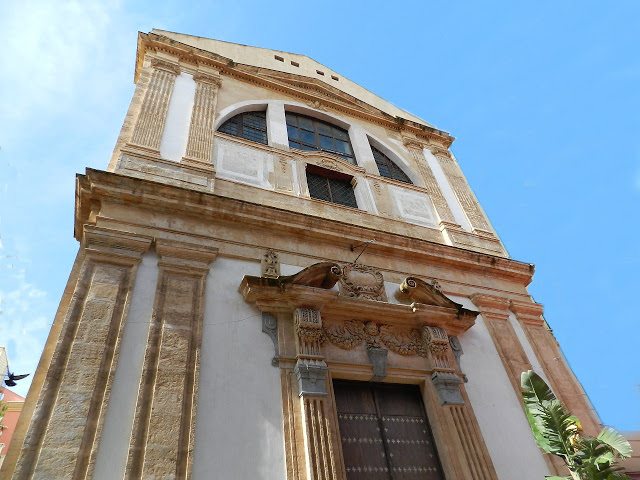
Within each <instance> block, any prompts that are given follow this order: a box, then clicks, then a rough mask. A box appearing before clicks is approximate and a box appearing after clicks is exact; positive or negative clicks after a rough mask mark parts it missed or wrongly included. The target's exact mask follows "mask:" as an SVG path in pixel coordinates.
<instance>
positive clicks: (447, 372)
mask: <svg viewBox="0 0 640 480" xmlns="http://www.w3.org/2000/svg"><path fill="white" fill-rule="evenodd" d="M422 341H423V345H424V348H425V350H426V351H427V352H428V359H429V363H430V368H431V369H432V374H431V383H432V385H433V386H434V387H435V390H436V392H437V396H438V398H439V400H440V405H441V406H440V409H441V411H440V412H439V414H438V417H440V418H442V417H443V416H444V419H445V422H446V424H448V425H450V427H449V429H448V434H449V435H450V436H451V437H452V438H450V439H449V441H446V442H445V443H446V444H447V445H453V448H451V449H450V450H449V454H450V455H452V456H454V457H455V458H452V459H451V461H452V465H451V466H452V468H453V470H454V471H457V472H459V473H458V475H462V477H461V478H465V479H468V480H497V478H498V477H497V474H496V472H495V469H494V467H493V462H492V461H491V457H490V456H489V452H488V450H487V446H486V444H485V443H484V439H483V437H482V433H481V432H480V427H479V425H478V421H477V420H476V416H475V413H474V412H473V408H472V407H471V405H470V404H469V399H468V397H467V394H466V391H465V388H464V384H463V381H462V378H461V376H462V374H461V372H459V371H456V365H457V363H456V361H455V358H454V356H453V353H452V351H451V348H450V343H449V337H448V335H447V332H446V331H445V330H444V329H442V328H439V327H430V326H424V327H422ZM444 430H445V431H447V429H446V428H445V429H444Z"/></svg>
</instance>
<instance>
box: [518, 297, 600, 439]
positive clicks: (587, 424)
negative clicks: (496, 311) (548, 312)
mask: <svg viewBox="0 0 640 480" xmlns="http://www.w3.org/2000/svg"><path fill="white" fill-rule="evenodd" d="M510 308H511V311H512V312H513V313H515V315H516V318H517V319H518V321H519V322H520V324H521V325H522V328H523V330H524V332H525V334H526V336H527V339H528V340H529V343H530V344H531V347H532V348H533V351H534V353H535V354H536V358H537V359H538V361H539V362H540V365H541V366H542V369H543V370H544V373H545V375H546V376H547V379H548V380H549V383H550V386H551V388H552V389H553V391H554V393H555V394H556V396H557V397H558V399H560V401H561V402H562V403H564V404H565V405H566V406H567V408H568V409H569V411H570V412H571V413H572V414H573V415H576V416H577V417H578V418H579V419H580V422H581V423H582V428H583V429H584V433H585V434H586V435H593V436H595V435H597V434H598V432H599V431H600V424H599V420H598V418H597V416H596V414H595V412H594V411H593V409H592V407H591V404H590V402H589V400H588V399H587V396H586V394H585V393H584V391H583V390H582V387H581V386H580V384H579V383H578V381H577V380H576V378H575V376H574V375H573V372H571V370H570V369H569V367H568V366H567V364H566V362H565V360H564V357H563V355H562V353H561V352H560V347H559V346H558V342H557V341H556V339H555V338H554V337H553V335H552V334H551V331H549V329H548V327H547V324H546V322H545V321H544V319H543V318H542V311H543V306H542V305H540V304H539V303H534V302H520V301H515V300H512V301H511V304H510Z"/></svg>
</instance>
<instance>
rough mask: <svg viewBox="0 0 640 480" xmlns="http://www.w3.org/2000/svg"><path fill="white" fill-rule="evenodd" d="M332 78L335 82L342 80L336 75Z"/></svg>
mask: <svg viewBox="0 0 640 480" xmlns="http://www.w3.org/2000/svg"><path fill="white" fill-rule="evenodd" d="M331 78H332V79H333V80H335V81H338V80H340V79H339V78H338V77H336V76H335V75H331Z"/></svg>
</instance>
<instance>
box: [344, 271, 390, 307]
mask: <svg viewBox="0 0 640 480" xmlns="http://www.w3.org/2000/svg"><path fill="white" fill-rule="evenodd" d="M340 293H341V294H342V295H346V296H347V297H356V298H364V299H367V300H377V301H379V302H386V301H387V293H386V292H385V289H384V279H383V277H382V274H381V273H380V272H379V271H378V270H376V269H375V268H373V267H369V266H366V265H360V264H357V263H351V264H349V265H345V266H344V267H343V268H342V277H341V278H340Z"/></svg>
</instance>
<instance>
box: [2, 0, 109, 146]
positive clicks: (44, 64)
mask: <svg viewBox="0 0 640 480" xmlns="http://www.w3.org/2000/svg"><path fill="white" fill-rule="evenodd" d="M3 10H4V11H3V15H2V17H1V18H0V32H2V37H3V42H4V44H3V51H4V54H3V64H2V69H0V85H2V88H1V89H0V92H2V93H0V100H2V101H1V102H0V119H1V118H4V120H0V122H1V123H2V127H3V132H5V133H6V132H7V129H9V128H10V129H11V130H13V132H12V133H14V134H15V133H17V132H16V130H20V128H21V127H22V126H23V125H24V124H25V123H26V122H29V123H31V121H33V120H37V119H38V117H40V116H42V115H45V116H46V115H48V114H50V113H51V112H52V111H56V110H58V111H60V110H64V109H65V108H68V103H67V101H68V100H69V99H71V98H73V97H74V96H77V94H78V90H88V89H89V88H90V87H91V85H92V84H93V82H95V81H97V80H98V81H99V78H100V76H96V75H93V70H94V69H95V66H96V64H99V63H100V62H101V61H103V60H104V57H105V52H106V50H107V49H108V48H110V47H111V45H112V44H113V42H118V37H117V36H115V38H114V36H113V35H108V33H109V32H110V29H112V28H113V27H114V26H117V25H118V22H115V21H114V18H115V17H116V16H117V15H118V14H119V10H120V2H119V1H118V0H84V1H78V0H61V1H55V2H54V1H51V0H35V1H30V2H13V3H7V4H5V6H4V7H3ZM105 70H108V66H105ZM5 127H6V128H5ZM5 138H9V139H10V138H11V135H6V137H5Z"/></svg>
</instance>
